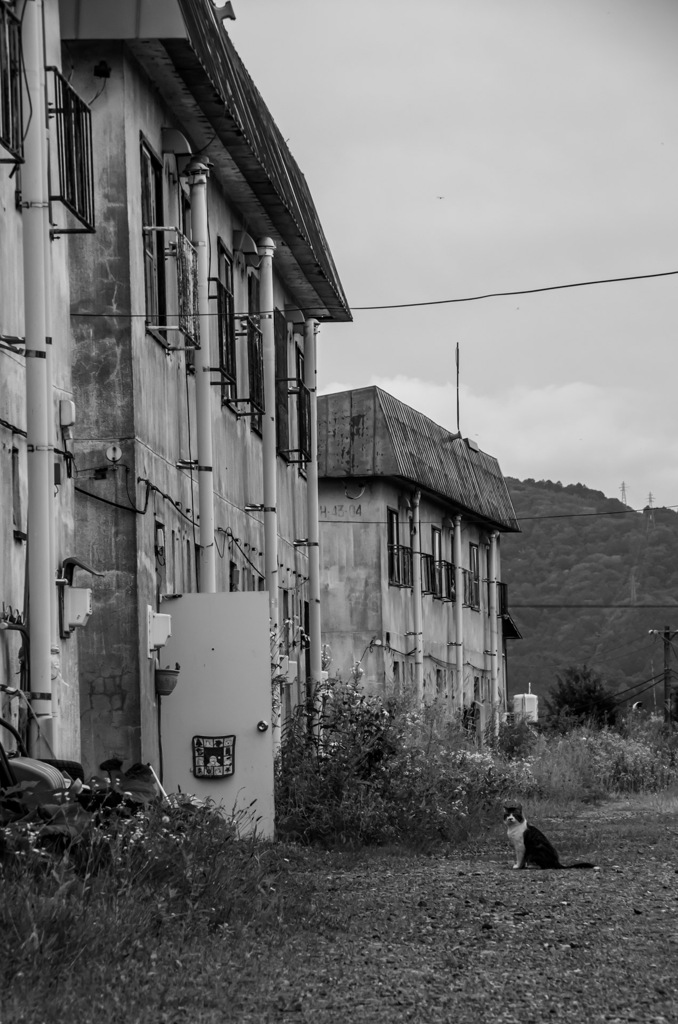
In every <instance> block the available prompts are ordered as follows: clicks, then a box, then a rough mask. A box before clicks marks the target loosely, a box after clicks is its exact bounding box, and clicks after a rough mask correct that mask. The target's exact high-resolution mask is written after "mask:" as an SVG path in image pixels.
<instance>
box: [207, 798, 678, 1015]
mask: <svg viewBox="0 0 678 1024" xmlns="http://www.w3.org/2000/svg"><path fill="white" fill-rule="evenodd" d="M673 803H674V806H672V807H671V806H665V807H663V808H660V807H659V805H658V804H655V806H654V807H648V806H647V804H646V803H645V804H643V803H641V802H640V801H638V802H633V801H632V802H629V801H623V802H618V803H616V804H614V805H610V804H606V805H605V806H604V807H602V808H595V809H587V810H585V811H584V812H583V813H581V814H579V815H577V817H576V819H575V820H574V821H570V820H563V819H541V820H535V822H534V824H537V825H539V826H540V827H541V828H542V830H543V831H545V832H546V833H547V835H549V837H550V838H551V839H552V841H553V842H554V843H555V845H556V846H557V847H558V849H559V851H560V853H561V859H562V860H563V861H564V862H565V863H567V862H568V861H570V860H575V859H586V860H593V861H594V862H595V863H596V864H598V865H599V866H600V870H598V871H590V870H581V871H538V870H526V871H513V870H512V869H511V864H512V857H511V851H510V849H509V847H508V845H507V843H506V839H505V836H504V833H503V828H502V827H501V826H498V827H497V828H496V829H493V830H490V831H489V832H488V833H487V835H485V836H484V837H483V838H482V840H481V841H479V842H477V843H476V844H475V846H474V847H473V848H471V849H467V850H464V851H463V854H462V855H460V856H456V855H451V856H449V857H434V858H430V857H414V858H413V857H404V856H383V855H382V856H375V855H370V854H369V853H368V854H365V855H363V856H361V857H360V858H352V857H350V856H345V858H344V860H345V866H343V867H342V858H341V857H338V856H337V855H328V856H327V858H326V861H327V870H318V869H317V868H315V869H314V870H312V871H310V872H308V875H307V878H306V880H305V881H306V884H307V886H308V890H309V892H310V893H311V901H312V910H313V913H312V914H311V916H310V917H309V920H308V922H307V923H306V924H305V926H303V927H301V928H299V929H296V930H294V931H292V932H288V933H287V934H286V935H285V936H284V937H283V941H281V942H279V943H276V944H275V945H266V944H262V943H259V944H258V945H257V946H256V947H254V948H252V949H250V950H249V951H248V956H247V960H248V968H250V969H251V968H252V966H253V963H252V961H253V960H254V961H255V962H256V965H257V969H256V973H257V974H258V977H259V983H258V984H257V985H256V987H255V991H248V992H244V991H242V990H239V987H238V986H237V984H236V985H233V984H229V985H228V996H227V1003H228V1008H227V1007H226V1006H223V1004H222V1010H226V1013H227V1014H228V1016H227V1017H224V1018H222V1019H229V1020H237V1021H242V1022H252V1024H254V1022H257V1024H258V1022H263V1021H279V1022H299V1024H301V1022H306V1021H313V1022H314V1024H337V1022H340V1021H341V1022H343V1021H345V1020H351V1021H358V1022H360V1024H370V1022H375V1024H377V1022H378V1024H387V1022H388V1024H396V1022H400V1021H416V1022H422V1024H433V1022H438V1021H454V1022H457V1024H467V1022H468V1024H482V1022H486V1021H487V1022H490V1021H492V1022H496V1024H532V1022H535V1024H542V1022H544V1021H572V1022H574V1021H577V1022H578V1024H581V1022H582V1021H583V1020H586V1021H587V1024H594V1022H595V1024H597V1022H599V1021H601V1022H602V1021H606V1022H622V1021H623V1022H627V1021H642V1022H643V1024H649V1022H653V1024H674V1022H676V1021H678V986H677V982H676V978H677V976H678V853H677V850H676V844H677V843H678V806H676V802H675V801H674V802H673ZM237 960H238V957H237V956H236V957H233V956H232V955H230V956H229V957H228V958H226V960H225V962H224V963H223V969H224V972H225V974H226V975H229V974H231V972H232V971H233V970H234V969H235V970H237ZM248 973H249V971H248ZM231 977H232V975H231ZM204 1009H205V1010H206V1011H207V1016H205V1017H204V1020H206V1021H208V1020H209V1021H211V1020H212V1017H211V1016H210V1015H209V1010H208V1008H207V1007H205V1008H204ZM193 1019H194V1020H201V1019H203V1018H201V1017H200V1011H198V1015H197V1016H194V1017H193ZM215 1019H216V1018H215Z"/></svg>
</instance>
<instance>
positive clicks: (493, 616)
mask: <svg viewBox="0 0 678 1024" xmlns="http://www.w3.org/2000/svg"><path fill="white" fill-rule="evenodd" d="M498 541H499V534H498V533H497V532H496V531H495V532H494V533H493V534H492V535H491V537H490V564H489V567H488V570H489V571H488V576H489V578H490V587H489V590H490V651H491V656H490V679H491V682H492V722H493V728H494V732H495V735H497V734H498V732H499V645H498V628H497V627H498V620H497V614H498V612H497V545H498Z"/></svg>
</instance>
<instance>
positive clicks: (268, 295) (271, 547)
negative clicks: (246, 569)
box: [258, 238, 282, 756]
mask: <svg viewBox="0 0 678 1024" xmlns="http://www.w3.org/2000/svg"><path fill="white" fill-rule="evenodd" d="M258 248H259V255H260V257H261V260H260V263H259V304H260V306H259V311H260V314H261V318H260V323H261V346H262V355H263V361H264V414H263V416H262V418H261V448H262V461H263V477H264V479H263V499H264V575H265V577H266V589H267V590H268V613H269V616H270V635H271V639H272V645H273V648H274V649H272V650H271V662H272V666H271V668H272V672H273V671H274V670H273V662H274V661H275V660H276V655H277V649H278V645H279V642H280V639H281V637H280V634H279V622H278V619H279V615H278V575H279V574H278V507H277V506H278V481H277V472H278V466H277V451H276V446H277V438H276V425H275V324H274V320H273V253H274V252H275V243H274V242H273V240H272V239H271V238H262V240H261V241H260V242H259V247H258ZM276 686H277V684H276ZM281 708H282V699H281V693H280V689H279V688H278V689H277V691H276V694H275V695H274V698H273V711H272V722H271V742H272V744H273V754H274V756H275V755H276V753H277V751H278V749H279V747H280V739H281Z"/></svg>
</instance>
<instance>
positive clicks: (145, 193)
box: [140, 136, 167, 347]
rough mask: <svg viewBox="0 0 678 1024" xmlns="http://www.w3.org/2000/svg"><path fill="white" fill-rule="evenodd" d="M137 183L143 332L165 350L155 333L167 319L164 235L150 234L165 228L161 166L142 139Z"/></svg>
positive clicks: (164, 339) (162, 342) (161, 233)
mask: <svg viewBox="0 0 678 1024" xmlns="http://www.w3.org/2000/svg"><path fill="white" fill-rule="evenodd" d="M140 179H141V232H142V244H143V263H144V309H145V313H146V331H147V333H149V334H152V335H153V337H154V338H155V339H156V340H157V341H159V342H160V343H161V345H163V346H165V347H166V346H167V339H166V338H164V337H163V336H162V334H161V333H160V331H159V330H157V329H156V328H157V326H159V325H160V324H162V323H164V321H165V319H166V317H167V277H166V273H165V244H164V232H163V231H158V230H152V229H154V228H161V227H164V225H165V211H164V189H163V162H162V160H161V159H160V157H159V156H158V155H157V153H155V152H154V150H153V149H152V147H151V146H150V145H149V143H148V141H147V140H146V139H145V138H144V137H143V136H142V138H141V144H140ZM154 320H155V324H154V323H153V321H154Z"/></svg>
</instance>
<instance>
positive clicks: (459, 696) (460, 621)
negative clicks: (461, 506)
mask: <svg viewBox="0 0 678 1024" xmlns="http://www.w3.org/2000/svg"><path fill="white" fill-rule="evenodd" d="M454 589H455V602H454V635H455V644H456V646H455V648H454V650H455V655H456V658H455V661H456V670H457V692H456V693H455V698H456V700H457V711H461V710H462V709H463V707H464V700H465V695H464V573H463V570H462V565H461V516H455V517H454Z"/></svg>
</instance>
